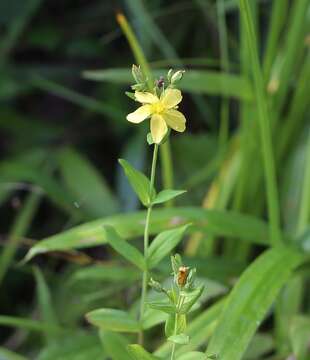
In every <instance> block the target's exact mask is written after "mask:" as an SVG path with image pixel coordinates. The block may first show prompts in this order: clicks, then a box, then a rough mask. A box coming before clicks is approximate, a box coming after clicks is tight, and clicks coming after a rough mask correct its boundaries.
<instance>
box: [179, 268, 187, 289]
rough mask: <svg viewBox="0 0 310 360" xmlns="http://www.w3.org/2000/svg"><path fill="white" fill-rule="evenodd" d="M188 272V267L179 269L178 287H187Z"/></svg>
mask: <svg viewBox="0 0 310 360" xmlns="http://www.w3.org/2000/svg"><path fill="white" fill-rule="evenodd" d="M188 272H189V267H187V266H180V267H179V272H178V285H179V286H182V287H183V286H185V284H186V280H187V276H188Z"/></svg>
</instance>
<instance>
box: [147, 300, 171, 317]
mask: <svg viewBox="0 0 310 360" xmlns="http://www.w3.org/2000/svg"><path fill="white" fill-rule="evenodd" d="M147 305H148V306H149V307H150V308H151V309H154V310H159V311H163V312H164V313H167V314H175V312H176V308H175V306H174V305H172V304H171V303H168V302H166V301H152V302H148V303H147Z"/></svg>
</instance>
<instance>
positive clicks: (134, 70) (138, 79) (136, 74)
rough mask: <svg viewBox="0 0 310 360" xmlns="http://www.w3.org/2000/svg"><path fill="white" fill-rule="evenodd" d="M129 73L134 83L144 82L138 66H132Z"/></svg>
mask: <svg viewBox="0 0 310 360" xmlns="http://www.w3.org/2000/svg"><path fill="white" fill-rule="evenodd" d="M131 73H132V76H133V78H134V79H135V82H136V83H137V84H138V83H143V82H144V81H145V79H144V75H143V73H142V71H141V67H140V66H137V65H135V64H133V65H132V68H131Z"/></svg>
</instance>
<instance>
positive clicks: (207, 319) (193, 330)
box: [155, 300, 225, 359]
mask: <svg viewBox="0 0 310 360" xmlns="http://www.w3.org/2000/svg"><path fill="white" fill-rule="evenodd" d="M224 304H225V301H224V300H221V301H219V302H217V303H215V304H213V305H211V306H210V307H209V308H208V309H206V310H204V311H203V312H201V313H200V314H199V315H198V316H197V317H196V318H194V319H193V320H192V321H191V322H190V323H189V325H188V327H187V329H186V333H187V334H188V336H189V337H190V339H191V340H190V342H189V344H188V345H186V346H184V347H182V348H180V349H178V350H177V351H176V356H177V359H179V356H181V355H182V354H183V353H184V354H185V353H187V352H188V351H193V350H195V349H198V348H199V347H200V346H203V345H204V344H205V343H206V341H208V339H209V337H210V335H211V334H212V333H213V331H214V327H215V325H216V321H217V319H218V317H219V315H220V313H221V311H222V310H223V307H224ZM158 314H161V313H159V312H158ZM171 348H172V344H171V343H169V342H166V343H164V344H163V345H162V346H161V347H160V348H159V349H157V350H156V352H155V355H157V356H159V357H161V358H166V357H167V358H168V356H169V354H170V353H171Z"/></svg>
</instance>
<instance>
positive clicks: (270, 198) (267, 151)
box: [239, 0, 281, 245]
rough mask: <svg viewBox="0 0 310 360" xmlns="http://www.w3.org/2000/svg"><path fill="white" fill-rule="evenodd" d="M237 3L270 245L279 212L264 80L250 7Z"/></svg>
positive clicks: (276, 240)
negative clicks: (250, 77) (246, 49)
mask: <svg viewBox="0 0 310 360" xmlns="http://www.w3.org/2000/svg"><path fill="white" fill-rule="evenodd" d="M239 5H240V12H241V15H242V17H243V21H244V24H245V29H246V37H247V42H248V46H249V52H250V57H251V58H250V59H251V66H252V71H253V77H254V90H255V95H256V102H257V111H258V121H259V128H260V137H261V144H262V155H263V162H264V170H265V181H266V188H267V204H268V215H269V218H270V237H271V243H272V245H278V244H280V243H281V231H280V212H279V199H278V189H277V183H276V171H275V163H274V155H273V149H272V137H271V126H270V125H271V124H270V116H269V109H268V106H267V99H266V93H265V88H264V81H263V76H262V72H261V69H260V64H259V58H258V49H257V38H256V34H255V29H254V24H253V19H252V15H251V11H250V6H249V1H248V0H239Z"/></svg>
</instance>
